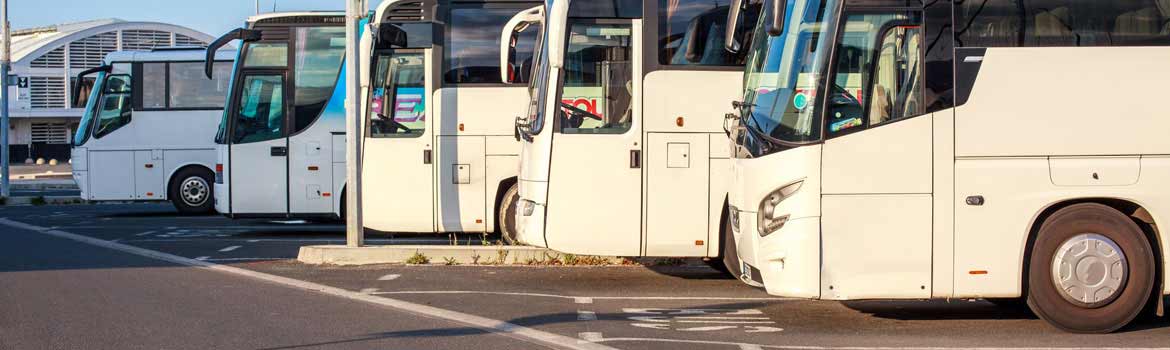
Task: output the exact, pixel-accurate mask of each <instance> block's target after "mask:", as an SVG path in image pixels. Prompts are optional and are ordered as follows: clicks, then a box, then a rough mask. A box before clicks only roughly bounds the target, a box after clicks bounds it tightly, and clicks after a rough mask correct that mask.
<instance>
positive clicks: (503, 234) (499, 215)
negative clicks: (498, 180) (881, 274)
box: [496, 184, 520, 245]
mask: <svg viewBox="0 0 1170 350" xmlns="http://www.w3.org/2000/svg"><path fill="white" fill-rule="evenodd" d="M519 203H520V186H519V185H518V184H512V186H509V187H508V190H507V191H504V195H503V196H501V197H500V205H499V209H498V210H496V226H498V227H499V231H500V238H503V239H504V243H507V244H508V245H519V244H520V241H519V240H517V239H516V232H517V230H516V207H518V206H519Z"/></svg>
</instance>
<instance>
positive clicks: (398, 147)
mask: <svg viewBox="0 0 1170 350" xmlns="http://www.w3.org/2000/svg"><path fill="white" fill-rule="evenodd" d="M434 4H435V5H434V6H423V5H422V4H421V3H420V2H418V1H399V0H389V1H385V2H383V3H382V4H381V6H379V7H378V10H377V12H376V17H375V18H374V20H373V26H372V27H371V28H372V29H371V30H370V31H369V33H367V34H366V38H365V39H364V40H363V41H362V48H363V50H364V54H363V55H362V57H363V59H362V61H363V62H362V63H363V74H362V76H363V77H364V78H363V79H369V81H364V82H363V86H365V91H364V94H365V98H364V99H363V103H364V104H365V106H366V108H365V109H364V110H365V111H366V114H365V117H366V118H367V119H366V128H365V129H366V133H365V135H364V136H365V137H366V140H365V141H364V145H365V149H364V152H363V154H362V156H363V157H364V158H365V161H364V162H363V168H362V177H363V179H364V181H362V186H363V188H362V191H363V196H362V206H363V211H364V212H366V213H370V215H367V216H366V217H365V221H364V223H365V226H366V227H367V228H370V229H374V230H379V231H389V232H416V233H429V232H493V231H496V232H500V233H501V236H502V237H503V238H504V240H505V241H506V242H508V243H512V242H513V241H514V237H515V234H514V233H515V231H516V230H515V223H514V215H510V214H511V213H514V212H515V208H516V201H517V198H518V197H517V196H516V191H517V190H516V174H517V172H518V169H519V162H520V143H519V142H518V141H517V140H516V139H515V138H514V136H513V133H512V122H513V120H514V119H515V117H516V115H517V111H518V110H520V109H522V108H523V107H524V103H525V101H526V95H525V89H524V85H523V83H525V82H526V81H527V78H528V76H527V75H525V74H523V71H525V70H524V69H523V68H522V67H527V68H528V69H531V57H532V52H533V46H534V42H535V38H536V33H537V32H538V31H537V30H536V29H535V28H536V27H538V26H536V27H531V28H532V30H529V31H527V32H526V33H525V34H523V35H519V36H518V37H517V38H515V39H514V40H511V43H513V44H515V45H513V46H511V48H510V49H508V50H509V51H510V52H512V54H513V55H512V58H513V59H514V62H515V63H516V64H514V65H513V66H512V67H514V69H505V70H504V71H503V72H504V74H501V69H500V66H499V57H500V48H501V44H500V41H501V38H500V33H501V30H502V29H503V28H504V27H505V25H507V24H509V23H510V21H511V20H512V19H513V17H514V16H517V15H518V14H521V15H522V14H525V13H531V12H539V7H537V8H535V9H533V7H536V6H538V5H540V4H541V3H540V2H534V1H513V0H503V1H501V0H476V1H449V0H440V1H436V2H434ZM366 57H369V59H366ZM510 78H514V79H510Z"/></svg>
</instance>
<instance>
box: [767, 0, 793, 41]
mask: <svg viewBox="0 0 1170 350" xmlns="http://www.w3.org/2000/svg"><path fill="white" fill-rule="evenodd" d="M768 1H769V2H768V5H769V8H768V10H771V12H772V17H771V18H770V20H769V21H767V23H766V24H765V25H766V26H767V28H765V29H766V30H767V31H768V35H769V36H780V34H784V20H785V19H786V18H788V13H787V12H788V0H768Z"/></svg>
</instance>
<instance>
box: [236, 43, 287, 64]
mask: <svg viewBox="0 0 1170 350" xmlns="http://www.w3.org/2000/svg"><path fill="white" fill-rule="evenodd" d="M246 50H247V52H246V53H245V57H244V67H247V68H257V67H272V68H285V67H288V43H250V44H248V48H247V49H246Z"/></svg>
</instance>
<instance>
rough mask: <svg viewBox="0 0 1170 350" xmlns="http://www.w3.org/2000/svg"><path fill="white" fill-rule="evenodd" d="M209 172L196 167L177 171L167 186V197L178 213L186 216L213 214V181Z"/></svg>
mask: <svg viewBox="0 0 1170 350" xmlns="http://www.w3.org/2000/svg"><path fill="white" fill-rule="evenodd" d="M212 176H213V175H212V174H211V172H210V171H208V170H207V169H203V168H198V167H189V168H184V169H182V170H179V172H177V173H175V176H174V177H172V178H171V183H170V185H169V186H167V187H168V188H167V196H168V197H169V198H170V199H171V204H174V205H175V209H176V210H178V211H179V213H182V214H186V215H202V214H212V213H214V212H215V202H214V199H213V196H214V195H215V187H214V186H215V181H214V180H213V177H212Z"/></svg>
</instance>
